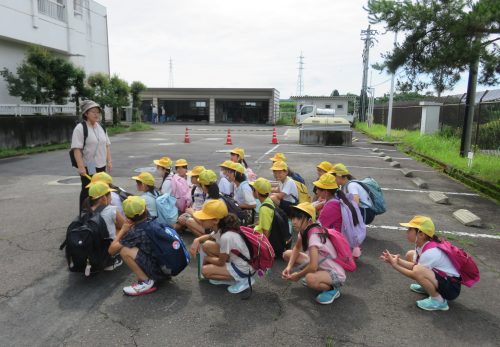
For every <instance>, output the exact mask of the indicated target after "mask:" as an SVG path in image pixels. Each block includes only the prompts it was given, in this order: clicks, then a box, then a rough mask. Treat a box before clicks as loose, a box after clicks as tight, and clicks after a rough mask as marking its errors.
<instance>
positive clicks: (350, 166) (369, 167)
mask: <svg viewBox="0 0 500 347" xmlns="http://www.w3.org/2000/svg"><path fill="white" fill-rule="evenodd" d="M352 167H355V168H359V169H375V170H390V171H400V170H401V169H394V168H391V167H373V166H355V165H349V168H352ZM411 171H415V172H435V171H433V170H413V169H412V170H411Z"/></svg>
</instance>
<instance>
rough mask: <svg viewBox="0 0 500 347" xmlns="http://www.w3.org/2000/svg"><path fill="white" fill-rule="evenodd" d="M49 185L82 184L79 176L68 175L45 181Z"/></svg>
mask: <svg viewBox="0 0 500 347" xmlns="http://www.w3.org/2000/svg"><path fill="white" fill-rule="evenodd" d="M47 184H48V185H49V186H59V185H65V186H79V185H81V184H82V181H81V180H80V177H79V176H69V177H65V178H61V179H58V180H55V181H51V182H48V183H47Z"/></svg>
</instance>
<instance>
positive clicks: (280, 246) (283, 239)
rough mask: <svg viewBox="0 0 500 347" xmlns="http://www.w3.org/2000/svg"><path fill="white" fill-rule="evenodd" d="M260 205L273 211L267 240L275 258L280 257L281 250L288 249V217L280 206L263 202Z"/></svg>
mask: <svg viewBox="0 0 500 347" xmlns="http://www.w3.org/2000/svg"><path fill="white" fill-rule="evenodd" d="M261 206H262V207H267V208H270V209H271V210H273V211H274V216H273V221H272V224H271V230H269V242H270V243H271V246H273V249H274V253H275V256H276V258H281V257H282V255H283V252H284V251H285V250H287V249H290V246H291V240H292V235H291V234H290V227H289V226H288V217H287V215H286V213H285V211H283V210H282V209H281V208H279V207H276V206H274V205H271V204H269V203H264V204H262V205H261Z"/></svg>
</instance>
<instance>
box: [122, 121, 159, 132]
mask: <svg viewBox="0 0 500 347" xmlns="http://www.w3.org/2000/svg"><path fill="white" fill-rule="evenodd" d="M128 129H129V130H130V131H148V130H153V127H152V126H151V125H149V124H146V123H139V122H137V123H132V124H131V125H130V127H129V128H128Z"/></svg>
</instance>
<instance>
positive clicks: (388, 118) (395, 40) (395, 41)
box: [386, 31, 398, 136]
mask: <svg viewBox="0 0 500 347" xmlns="http://www.w3.org/2000/svg"><path fill="white" fill-rule="evenodd" d="M397 42H398V32H397V31H396V32H395V33H394V48H396V45H397ZM395 76H396V71H394V73H393V74H392V77H391V94H390V95H389V114H388V115H387V133H386V135H387V136H391V128H392V103H393V100H394V77H395Z"/></svg>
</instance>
